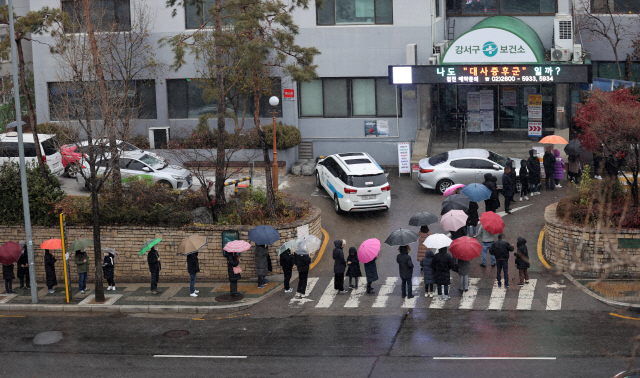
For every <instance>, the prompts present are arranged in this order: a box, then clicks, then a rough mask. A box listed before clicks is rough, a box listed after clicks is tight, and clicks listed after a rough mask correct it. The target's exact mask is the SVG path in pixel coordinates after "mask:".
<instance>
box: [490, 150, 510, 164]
mask: <svg viewBox="0 0 640 378" xmlns="http://www.w3.org/2000/svg"><path fill="white" fill-rule="evenodd" d="M489 160H491V161H492V162H494V163H498V164H500V165H501V166H503V167H504V166H506V165H507V160H508V159H507V158H506V157H504V156H502V155H498V154H496V153H495V152H491V151H489Z"/></svg>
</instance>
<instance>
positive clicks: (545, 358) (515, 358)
mask: <svg viewBox="0 0 640 378" xmlns="http://www.w3.org/2000/svg"><path fill="white" fill-rule="evenodd" d="M433 359H434V360H555V359H556V357H433Z"/></svg>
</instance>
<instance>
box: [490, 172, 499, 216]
mask: <svg viewBox="0 0 640 378" xmlns="http://www.w3.org/2000/svg"><path fill="white" fill-rule="evenodd" d="M491 181H493V186H494V187H495V188H496V191H495V193H494V194H492V195H491V198H493V201H494V203H493V206H494V207H495V209H496V210H498V209H499V208H500V196H499V195H498V178H497V177H496V176H494V175H491ZM494 212H495V211H494Z"/></svg>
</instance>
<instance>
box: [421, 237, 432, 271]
mask: <svg viewBox="0 0 640 378" xmlns="http://www.w3.org/2000/svg"><path fill="white" fill-rule="evenodd" d="M429 235H431V231H429V226H420V232H418V236H420V238H419V239H418V262H421V261H422V259H424V256H425V253H427V249H428V248H427V246H426V245H424V241H425V240H427V238H428V237H429ZM422 269H424V268H422V267H421V268H420V270H422Z"/></svg>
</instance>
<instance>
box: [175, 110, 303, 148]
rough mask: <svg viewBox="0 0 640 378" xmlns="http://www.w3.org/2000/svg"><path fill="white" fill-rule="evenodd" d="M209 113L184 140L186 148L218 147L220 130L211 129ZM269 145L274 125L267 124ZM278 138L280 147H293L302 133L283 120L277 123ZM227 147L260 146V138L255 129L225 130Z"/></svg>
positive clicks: (271, 144)
mask: <svg viewBox="0 0 640 378" xmlns="http://www.w3.org/2000/svg"><path fill="white" fill-rule="evenodd" d="M209 117H210V115H209V114H204V115H202V116H200V122H198V126H197V127H196V128H195V129H194V131H193V133H192V134H191V135H190V136H189V138H187V139H185V141H184V148H207V149H209V148H216V147H217V143H218V130H217V129H214V130H211V129H209V126H208V124H207V119H208V118H209ZM265 134H266V138H267V145H268V146H269V147H273V136H272V135H273V126H265ZM276 138H277V144H278V149H279V150H281V149H287V148H292V147H295V146H297V145H299V144H300V142H301V140H302V135H301V134H300V130H298V128H296V127H295V126H290V125H283V124H282V122H278V123H277V124H276ZM224 145H225V148H227V149H242V148H255V149H259V148H260V138H259V137H258V133H257V132H256V130H255V129H251V130H250V131H249V132H248V133H240V132H237V133H228V132H226V131H225V143H224Z"/></svg>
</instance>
